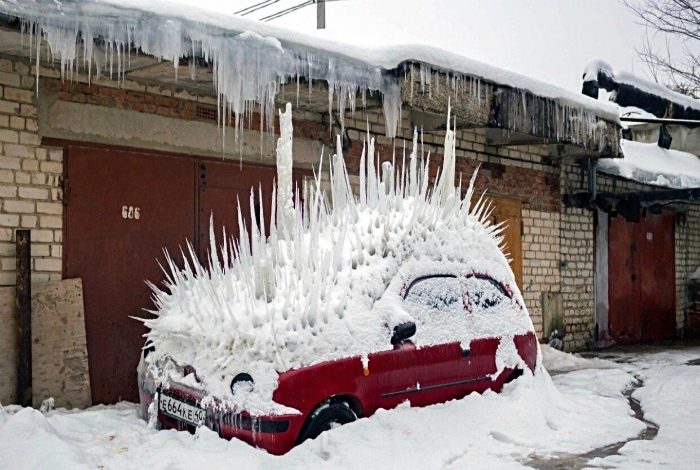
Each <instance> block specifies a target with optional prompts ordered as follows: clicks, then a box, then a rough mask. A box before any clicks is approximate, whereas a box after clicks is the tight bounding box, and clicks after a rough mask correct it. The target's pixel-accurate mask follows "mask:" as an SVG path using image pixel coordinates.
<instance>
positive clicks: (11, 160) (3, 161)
mask: <svg viewBox="0 0 700 470" xmlns="http://www.w3.org/2000/svg"><path fill="white" fill-rule="evenodd" d="M21 162H22V160H20V159H19V158H17V157H0V169H6V170H19V169H20V168H22V166H21V165H22V163H21Z"/></svg>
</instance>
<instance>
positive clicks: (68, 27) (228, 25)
mask: <svg viewBox="0 0 700 470" xmlns="http://www.w3.org/2000/svg"><path fill="white" fill-rule="evenodd" d="M0 14H4V15H8V16H10V17H19V18H21V20H22V21H23V22H24V23H23V29H24V30H25V31H27V33H28V36H29V47H30V49H35V53H34V55H35V59H36V62H37V64H38V63H39V60H40V58H42V59H49V60H58V61H60V64H61V72H62V74H63V76H69V77H72V76H73V74H74V73H75V72H77V71H78V69H79V67H80V68H82V69H84V70H85V71H86V72H87V73H88V76H89V77H92V76H93V75H96V76H99V74H100V73H109V75H110V77H112V76H113V75H115V74H116V77H117V78H118V79H119V78H123V77H124V74H125V71H126V69H127V66H128V64H129V61H130V57H131V53H132V50H137V51H138V50H140V51H142V52H143V53H146V54H150V55H153V56H154V57H156V58H158V59H165V60H169V61H172V62H173V65H174V67H175V70H174V72H175V73H177V68H178V63H179V61H180V58H188V59H189V60H190V64H191V66H190V73H191V74H194V71H195V68H196V67H195V66H194V64H195V60H196V59H198V58H203V59H204V60H205V61H206V62H207V63H209V64H210V65H211V66H212V67H213V72H214V86H215V88H216V90H217V94H218V98H219V103H220V106H219V113H220V116H219V120H220V122H226V121H225V120H227V119H228V117H229V115H230V114H233V116H234V117H235V119H236V124H237V130H238V129H239V128H240V126H242V123H243V119H242V117H243V116H245V115H246V113H247V112H248V111H252V110H253V107H254V104H255V103H257V104H259V105H260V111H261V119H262V120H263V121H264V122H266V124H267V128H268V129H272V123H273V118H274V103H275V97H276V96H277V93H278V92H279V91H280V89H281V87H282V86H283V84H285V83H288V82H294V81H295V82H296V87H297V95H298V93H299V82H300V78H301V77H304V78H306V79H307V80H308V81H309V84H311V83H312V82H313V80H319V79H320V80H324V81H326V82H327V83H328V85H329V107H330V108H331V109H330V112H331V115H332V105H333V101H334V97H335V99H336V100H337V106H338V110H339V113H340V120H341V122H342V121H343V113H344V112H345V108H346V106H349V107H350V109H351V110H352V111H354V109H355V102H356V98H357V96H358V95H359V96H360V97H361V100H362V103H363V104H364V103H365V100H366V93H367V90H369V91H370V92H379V93H381V95H382V96H383V110H384V116H385V119H386V123H387V125H386V133H387V136H389V137H393V136H394V135H395V133H396V130H397V127H398V123H399V121H400V112H401V97H400V86H399V78H400V77H398V76H397V75H398V74H397V73H396V69H397V68H398V67H400V66H401V65H402V64H412V63H417V64H421V72H420V73H421V87H422V88H425V87H426V85H427V87H428V90H429V92H431V93H432V90H433V85H434V86H435V87H436V89H437V91H439V89H440V86H443V87H444V90H449V92H450V93H455V94H456V93H458V92H459V91H460V90H464V89H468V88H471V89H475V90H477V91H480V87H481V85H482V84H483V85H484V86H490V84H494V83H495V84H501V85H506V86H510V87H513V88H516V89H518V90H521V91H523V93H530V94H532V95H535V96H540V97H544V98H550V99H552V100H554V102H555V103H554V104H555V108H556V109H554V110H552V114H553V115H556V119H555V121H554V127H556V129H557V131H556V132H552V135H551V136H549V137H552V138H555V137H560V136H561V137H564V136H565V132H564V131H565V129H566V128H567V127H568V126H583V127H584V129H583V132H582V134H583V136H584V137H581V136H579V135H578V134H577V135H576V137H575V139H583V138H587V137H586V136H592V135H595V134H596V132H597V131H598V129H599V126H598V124H599V122H598V118H602V119H605V120H607V121H611V122H615V123H617V122H619V120H618V114H617V111H616V109H615V107H614V106H610V105H609V104H607V103H601V102H598V101H597V100H593V99H591V98H589V97H587V96H583V95H581V94H578V93H573V92H570V91H567V90H563V89H561V88H558V87H556V86H553V85H549V84H546V83H543V82H540V81H538V80H535V79H532V78H529V77H525V76H523V75H519V74H516V73H513V72H509V71H506V70H502V69H499V68H497V67H493V66H490V65H488V64H484V63H481V62H478V61H474V60H471V59H468V58H465V57H462V56H459V55H456V54H453V53H450V52H447V51H443V50H440V49H437V48H433V47H428V46H424V45H403V46H393V47H386V48H362V47H357V46H354V45H351V44H343V43H338V42H333V41H328V40H323V39H320V38H317V37H313V36H309V35H305V34H301V33H298V32H294V31H290V30H287V29H284V28H279V27H273V26H270V25H267V24H262V23H258V22H254V21H249V20H245V19H242V18H240V17H235V16H233V15H226V14H217V13H213V12H208V11H204V10H202V9H200V8H199V7H198V6H197V5H183V4H178V3H173V2H169V1H167V0H149V1H145V0H82V1H79V0H73V1H64V2H56V1H52V0H22V1H19V2H18V1H15V0H0ZM37 36H38V37H40V38H41V39H44V40H45V41H46V42H47V43H48V48H49V51H48V57H46V53H45V52H43V51H42V50H41V47H40V41H38V40H37ZM102 49H104V53H103V52H102ZM42 54H43V56H42ZM433 68H435V69H437V70H439V71H440V72H444V73H443V74H442V78H441V79H438V78H439V77H440V75H439V74H438V73H437V70H435V73H433ZM410 69H411V73H413V68H412V67H411V68H410ZM37 73H38V67H37ZM404 78H406V77H404ZM440 80H442V82H443V84H444V85H441V84H440ZM37 83H38V81H37ZM411 86H413V82H411ZM478 96H479V99H480V98H481V92H479V95H478ZM482 101H484V102H485V105H486V106H488V105H489V102H490V99H489V100H486V99H484V100H482ZM516 104H519V103H516ZM479 105H481V103H479ZM546 106H550V104H549V103H548V104H547V105H546ZM527 111H529V112H530V113H532V111H533V110H527ZM522 113H523V116H521V117H522V119H523V123H526V122H527V114H528V113H527V112H526V110H525V109H523V110H522ZM562 122H563V125H562V124H561V123H562ZM541 130H542V129H540V131H541ZM545 130H549V131H551V129H545Z"/></svg>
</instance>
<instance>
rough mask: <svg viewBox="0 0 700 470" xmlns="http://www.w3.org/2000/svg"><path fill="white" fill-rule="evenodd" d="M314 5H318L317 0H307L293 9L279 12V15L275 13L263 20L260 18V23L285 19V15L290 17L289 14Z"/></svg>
mask: <svg viewBox="0 0 700 470" xmlns="http://www.w3.org/2000/svg"><path fill="white" fill-rule="evenodd" d="M314 3H316V0H307V1H305V2H302V3H299V4H297V5H295V6H293V7H289V8H286V9H284V10H281V11H278V12H277V13H273V14H271V15H268V16H265V17H263V18H260V21H271V20H275V19H277V18H281V17H283V16H285V15H288V14H290V13H292V12H295V11H297V10H301V9H302V8H304V7H306V6H309V5H313V4H314Z"/></svg>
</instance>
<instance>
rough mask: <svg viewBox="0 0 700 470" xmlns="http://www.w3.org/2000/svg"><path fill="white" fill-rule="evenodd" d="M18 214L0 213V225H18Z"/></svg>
mask: <svg viewBox="0 0 700 470" xmlns="http://www.w3.org/2000/svg"><path fill="white" fill-rule="evenodd" d="M18 226H19V216H18V215H16V214H0V227H18Z"/></svg>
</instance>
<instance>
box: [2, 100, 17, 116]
mask: <svg viewBox="0 0 700 470" xmlns="http://www.w3.org/2000/svg"><path fill="white" fill-rule="evenodd" d="M19 111H20V105H19V103H13V102H11V101H5V100H0V113H4V114H17V113H19Z"/></svg>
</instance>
